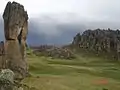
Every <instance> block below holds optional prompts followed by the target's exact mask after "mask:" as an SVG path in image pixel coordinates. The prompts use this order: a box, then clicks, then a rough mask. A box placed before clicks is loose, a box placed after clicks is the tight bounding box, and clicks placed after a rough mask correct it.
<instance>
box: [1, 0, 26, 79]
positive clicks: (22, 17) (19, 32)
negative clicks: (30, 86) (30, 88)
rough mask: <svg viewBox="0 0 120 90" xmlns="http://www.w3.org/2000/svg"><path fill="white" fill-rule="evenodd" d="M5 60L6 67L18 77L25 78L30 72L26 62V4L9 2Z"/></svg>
mask: <svg viewBox="0 0 120 90" xmlns="http://www.w3.org/2000/svg"><path fill="white" fill-rule="evenodd" d="M3 19H4V33H5V39H6V41H5V60H6V68H9V69H11V70H12V71H13V72H14V73H15V75H16V78H19V79H20V78H21V79H22V78H24V77H25V76H26V74H27V72H28V66H27V62H26V45H25V44H26V38H27V33H28V14H27V12H26V11H25V9H24V6H23V5H21V4H19V3H16V2H12V3H11V2H8V3H7V5H6V7H5V10H4V13H3Z"/></svg>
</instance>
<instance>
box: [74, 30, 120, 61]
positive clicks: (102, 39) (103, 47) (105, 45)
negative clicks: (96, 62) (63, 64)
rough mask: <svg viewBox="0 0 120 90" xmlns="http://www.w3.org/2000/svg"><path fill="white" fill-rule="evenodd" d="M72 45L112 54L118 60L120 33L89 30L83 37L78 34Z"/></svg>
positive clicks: (117, 31)
mask: <svg viewBox="0 0 120 90" xmlns="http://www.w3.org/2000/svg"><path fill="white" fill-rule="evenodd" d="M72 44H73V45H75V46H77V47H79V48H84V49H89V50H91V51H95V52H97V53H102V52H106V53H111V54H114V56H115V57H116V58H117V59H118V58H119V53H120V31H119V30H116V31H115V30H111V29H108V30H101V29H96V30H87V31H85V32H83V34H82V35H80V33H78V34H77V35H76V36H75V37H74V40H73V42H72Z"/></svg>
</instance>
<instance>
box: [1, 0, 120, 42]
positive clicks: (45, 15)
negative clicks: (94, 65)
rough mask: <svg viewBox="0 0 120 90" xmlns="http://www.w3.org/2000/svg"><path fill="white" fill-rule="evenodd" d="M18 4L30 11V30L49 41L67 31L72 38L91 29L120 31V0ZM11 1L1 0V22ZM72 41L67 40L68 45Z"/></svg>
mask: <svg viewBox="0 0 120 90" xmlns="http://www.w3.org/2000/svg"><path fill="white" fill-rule="evenodd" d="M9 1H13V0H9ZM14 1H17V2H19V3H21V4H23V5H24V7H25V9H26V10H27V12H28V15H29V18H30V19H29V22H30V26H29V29H30V31H31V32H34V33H36V34H39V35H41V34H42V35H44V38H45V39H53V38H57V37H59V38H61V37H62V36H63V35H64V32H66V34H65V35H66V36H67V37H68V38H70V37H71V38H72V37H73V36H74V34H75V33H77V32H81V31H84V30H85V29H88V28H91V29H94V28H112V29H120V0H14ZM7 2H8V0H0V13H1V14H0V19H1V23H2V22H3V21H2V13H3V11H4V8H5V6H6V3H7ZM33 28H34V29H35V30H33ZM71 33H73V34H72V35H71ZM67 34H68V35H67ZM70 35H71V36H70ZM67 37H65V38H67ZM70 40H71V39H69V40H68V39H67V40H66V41H65V42H68V41H70ZM48 41H50V40H48ZM51 41H52V40H51ZM61 41H62V39H61ZM51 43H52V42H51Z"/></svg>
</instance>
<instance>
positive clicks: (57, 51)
mask: <svg viewBox="0 0 120 90" xmlns="http://www.w3.org/2000/svg"><path fill="white" fill-rule="evenodd" d="M33 49H35V50H34V51H33V53H34V54H36V55H37V56H48V57H52V58H61V59H73V58H75V55H74V54H73V53H72V51H71V50H70V49H67V48H63V47H56V46H50V45H41V46H40V47H37V48H35V47H34V48H33Z"/></svg>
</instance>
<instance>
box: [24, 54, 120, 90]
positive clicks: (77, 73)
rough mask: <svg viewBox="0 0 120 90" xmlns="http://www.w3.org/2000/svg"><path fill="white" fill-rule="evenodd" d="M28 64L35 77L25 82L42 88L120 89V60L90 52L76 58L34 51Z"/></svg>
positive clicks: (50, 89) (43, 89)
mask: <svg viewBox="0 0 120 90" xmlns="http://www.w3.org/2000/svg"><path fill="white" fill-rule="evenodd" d="M28 63H29V66H30V68H29V71H30V73H31V74H32V77H28V78H26V79H25V80H24V81H23V82H24V83H26V84H27V85H29V86H34V87H36V88H38V90H104V88H106V89H108V90H120V64H119V62H113V61H112V60H108V59H106V58H102V57H99V56H94V55H92V54H89V53H86V52H85V53H81V54H78V55H77V58H76V59H73V60H65V59H52V58H50V57H38V56H35V55H33V54H31V55H28ZM102 81H103V82H102ZM101 82H102V83H101ZM105 82H106V83H105Z"/></svg>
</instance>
